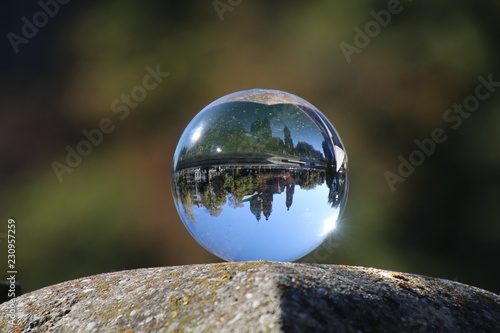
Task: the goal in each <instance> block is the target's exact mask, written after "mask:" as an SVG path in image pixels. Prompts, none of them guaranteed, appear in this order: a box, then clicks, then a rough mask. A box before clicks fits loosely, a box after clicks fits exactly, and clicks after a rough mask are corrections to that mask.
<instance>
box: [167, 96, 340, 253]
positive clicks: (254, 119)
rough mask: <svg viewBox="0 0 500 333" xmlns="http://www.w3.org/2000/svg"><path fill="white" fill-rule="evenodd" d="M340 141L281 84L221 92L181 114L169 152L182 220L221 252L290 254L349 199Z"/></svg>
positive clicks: (310, 243) (327, 228)
mask: <svg viewBox="0 0 500 333" xmlns="http://www.w3.org/2000/svg"><path fill="white" fill-rule="evenodd" d="M348 184H349V180H348V165H347V155H346V153H345V149H344V146H343V144H342V142H341V140H340V138H339V136H338V134H337V132H336V131H335V129H334V127H333V126H332V125H331V123H330V122H329V121H328V120H327V119H326V117H325V116H324V115H323V114H322V113H321V112H319V111H318V110H317V109H316V108H315V107H314V106H313V105H311V104H309V103H308V102H306V101H305V100H303V99H301V98H299V97H297V96H295V95H292V94H288V93H285V92H282V91H278V90H269V89H252V90H245V91H240V92H236V93H233V94H230V95H227V96H224V97H222V98H220V99H218V100H216V101H215V102H213V103H211V104H209V105H208V106H207V107H205V108H204V109H203V110H202V111H201V112H200V113H199V114H198V115H196V116H195V118H194V119H193V120H192V121H191V122H190V123H189V125H188V126H187V128H186V129H185V131H184V133H183V134H182V136H181V138H180V140H179V143H178V145H177V148H176V150H175V153H174V159H173V168H172V191H173V196H174V201H175V205H176V208H177V211H178V213H179V216H180V217H181V220H182V221H183V223H184V225H185V226H186V228H187V229H188V230H189V232H190V233H191V235H192V236H193V237H194V238H195V239H196V240H197V241H198V242H199V243H200V244H201V245H202V246H203V247H205V248H206V249H207V250H208V251H210V252H211V253H213V254H215V255H216V256H218V257H220V258H222V259H225V260H228V261H243V260H274V261H292V260H296V259H298V258H300V257H303V256H304V255H306V254H307V253H309V252H311V251H312V250H314V249H315V248H317V247H318V246H320V245H321V243H322V242H323V241H325V239H326V238H327V237H328V236H330V235H331V233H332V232H333V231H334V230H335V227H336V224H337V221H338V220H339V218H340V216H341V214H342V211H343V208H344V206H345V203H346V199H347V192H348Z"/></svg>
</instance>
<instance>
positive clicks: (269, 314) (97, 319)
mask: <svg viewBox="0 0 500 333" xmlns="http://www.w3.org/2000/svg"><path fill="white" fill-rule="evenodd" d="M14 302H15V305H16V307H17V308H16V310H15V314H16V316H15V323H13V322H12V321H11V322H9V320H11V319H12V318H10V317H9V315H10V313H11V312H13V310H12V309H13V306H14ZM12 324H14V325H12ZM0 331H1V332H9V331H12V332H46V331H52V332H124V333H132V332H135V333H137V332H184V331H186V332H211V331H213V332H311V331H312V332H313V331H330V332H474V333H477V332H500V296H498V295H496V294H493V293H490V292H488V291H485V290H481V289H478V288H475V287H471V286H467V285H464V284H460V283H457V282H452V281H448V280H442V279H436V278H430V277H424V276H419V275H414V274H406V273H397V272H390V271H384V270H379V269H374V268H363V267H350V266H337V265H318V264H301V263H281V262H266V261H255V262H240V263H221V264H205V265H191V266H174V267H162V268H149V269H137V270H130V271H122V272H114V273H107V274H101V275H95V276H91V277H88V278H81V279H77V280H73V281H68V282H64V283H60V284H57V285H53V286H50V287H46V288H43V289H40V290H37V291H34V292H31V293H28V294H25V295H23V296H20V297H18V298H16V299H14V300H11V301H9V302H6V303H3V304H2V305H0Z"/></svg>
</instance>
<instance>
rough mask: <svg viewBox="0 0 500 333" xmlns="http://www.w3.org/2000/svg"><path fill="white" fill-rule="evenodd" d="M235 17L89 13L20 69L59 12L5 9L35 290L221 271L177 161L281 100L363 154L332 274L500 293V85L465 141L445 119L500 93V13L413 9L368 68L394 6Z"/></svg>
mask: <svg viewBox="0 0 500 333" xmlns="http://www.w3.org/2000/svg"><path fill="white" fill-rule="evenodd" d="M42 2H43V1H42ZM221 3H222V4H226V6H229V7H225V9H224V8H222V7H219V13H218V12H217V9H216V8H215V7H214V2H213V1H189V2H187V1H186V2H183V1H160V0H150V1H139V0H134V1H132V0H120V1H118V0H114V1H95V0H94V1H86V2H81V1H80V2H77V1H70V2H68V3H67V4H64V5H62V4H61V5H59V8H58V12H57V13H55V14H54V15H53V16H54V17H50V18H48V20H47V22H46V24H44V25H43V24H41V23H44V22H43V17H42V16H40V17H38V19H39V20H41V21H40V22H39V23H40V25H42V27H40V28H38V32H37V34H36V35H35V36H34V37H32V38H27V42H26V43H25V42H23V43H20V44H19V45H18V51H19V52H18V53H16V52H15V51H14V48H13V46H12V43H11V41H10V40H9V38H8V33H10V32H13V33H15V34H18V35H21V34H22V31H21V30H22V27H23V24H24V22H23V21H22V18H23V17H26V18H27V19H28V20H29V21H31V22H32V21H33V15H34V14H36V13H37V12H38V11H40V10H41V7H40V4H39V3H38V2H37V1H31V0H30V1H23V2H22V3H21V2H19V1H3V2H2V5H0V26H1V28H2V37H1V51H2V52H1V60H0V88H1V89H0V156H1V160H0V219H1V220H0V233H2V234H3V236H2V237H5V233H6V230H7V219H8V218H15V220H16V227H17V235H16V236H17V270H18V274H17V277H18V280H20V281H21V283H22V285H23V288H24V291H31V290H35V289H38V288H41V287H44V286H47V285H50V284H54V283H57V282H61V281H65V280H68V279H74V278H78V277H83V276H87V275H92V274H97V273H103V272H110V271H115V270H123V269H133V268H138V267H151V266H167V265H180V264H193V263H205V262H216V261H219V259H217V258H216V257H214V256H212V255H210V254H209V253H208V252H207V251H205V250H204V249H203V248H201V247H200V246H199V245H198V244H197V243H196V242H195V241H194V240H193V239H192V238H191V236H190V235H189V234H188V232H187V231H186V229H185V228H184V226H183V225H182V223H181V221H180V219H179V218H178V216H177V213H176V211H175V208H174V206H173V201H172V197H171V191H170V168H171V159H172V155H173V151H174V148H175V145H176V143H177V140H178V138H179V136H180V134H181V133H182V131H183V129H184V127H185V126H186V125H187V124H188V122H189V121H190V119H191V118H192V117H193V116H194V115H195V114H196V113H197V112H199V111H200V110H201V109H202V108H203V107H204V106H206V105H207V104H208V103H210V102H212V101H213V100H215V99H217V98H219V97H221V96H223V95H226V94H228V93H231V92H234V91H238V90H243V89H249V88H273V89H279V90H284V91H287V92H290V93H293V94H296V95H298V96H300V97H302V98H304V99H306V100H308V101H309V102H311V103H312V104H314V105H315V106H317V107H318V108H319V109H320V110H321V111H322V112H323V113H324V114H325V115H326V116H327V117H328V118H329V119H330V120H331V121H332V123H333V124H334V126H335V127H336V128H337V130H338V131H339V133H340V135H341V137H342V139H343V141H344V144H345V145H346V147H347V151H348V154H349V161H350V170H351V189H350V195H349V201H348V204H347V208H346V211H345V212H344V216H343V218H342V220H341V221H340V225H339V228H338V234H337V235H336V236H335V237H336V238H335V246H334V250H333V251H330V252H332V253H331V255H329V256H328V258H324V260H322V262H326V263H337V264H347V265H362V266H371V267H377V268H381V269H390V270H397V271H404V272H412V273H418V274H424V275H431V276H435V277H442V278H447V279H452V280H457V281H460V282H464V283H467V284H472V285H475V286H478V287H481V288H485V289H488V290H491V291H494V292H497V293H498V292H500V283H499V278H498V275H499V273H500V267H499V262H500V260H499V258H500V223H499V216H500V214H499V209H500V204H499V200H500V151H499V143H500V88H499V89H498V90H499V91H496V92H495V93H493V94H492V95H491V96H490V97H489V98H488V99H486V100H485V101H481V103H480V106H479V108H478V110H477V111H475V112H474V113H472V114H471V116H470V117H469V118H467V119H464V120H463V123H462V125H461V127H460V128H458V129H456V130H452V129H451V128H450V124H447V123H445V122H444V121H443V113H444V112H445V111H446V110H447V109H448V108H450V107H452V106H453V104H454V103H462V102H463V100H464V98H465V97H467V96H468V95H473V94H474V91H475V87H476V86H477V84H478V83H479V81H478V76H479V75H482V76H483V77H487V76H488V75H490V74H491V75H492V78H493V80H494V81H496V82H498V81H500V61H499V59H500V20H498V16H499V14H500V5H499V2H498V1H494V0H491V1H489V0H483V1H477V2H472V1H451V0H446V1H440V2H439V3H430V2H422V1H412V2H411V1H409V0H408V1H401V4H400V6H401V7H402V10H401V12H400V13H398V14H396V15H393V16H392V17H391V22H390V23H389V24H388V25H387V27H382V28H381V29H380V32H379V33H378V34H375V36H374V37H372V38H371V41H370V43H369V44H368V45H367V46H366V47H364V48H361V49H360V52H358V53H353V54H352V55H351V62H350V63H348V62H347V60H346V58H345V57H344V54H343V53H342V50H341V48H340V46H339V45H340V43H342V42H345V43H348V44H351V45H354V38H355V35H356V32H355V30H354V28H355V27H359V28H360V29H361V30H364V27H365V25H366V24H367V23H368V22H370V21H372V20H374V18H373V17H372V15H371V14H370V12H371V11H372V10H374V11H376V12H379V11H380V10H385V9H387V6H388V3H387V1H368V0H365V1H355V2H350V1H327V0H323V1H312V2H310V1H309V2H305V1H290V0H289V1H283V0H280V1H250V0H245V1H235V0H233V1H232V2H230V3H232V4H233V5H231V4H230V3H228V2H227V0H222V1H219V2H216V4H218V5H219V6H220V4H221ZM238 3H239V4H238ZM228 8H230V9H228ZM223 10H225V11H224V12H223V13H222V11H223ZM52 11H54V8H52ZM221 17H222V18H223V20H221ZM372 34H373V33H372ZM11 36H12V35H11ZM158 64H159V68H160V69H161V71H163V72H168V73H169V75H168V77H165V78H164V79H163V81H162V82H161V83H159V84H158V86H157V87H156V88H155V89H152V90H150V91H148V92H147V96H146V97H145V98H144V100H143V101H141V102H139V103H138V105H137V106H136V107H134V108H132V107H130V108H129V111H130V113H129V114H128V116H127V117H126V118H124V119H120V116H123V113H122V112H120V113H116V112H113V110H112V107H111V105H112V103H113V102H114V101H115V100H116V99H120V97H121V95H122V94H130V92H131V90H132V89H133V88H134V87H136V86H138V85H142V79H143V77H144V76H145V75H146V74H147V71H146V67H147V66H150V67H151V68H153V69H154V68H155V67H156V66H157V65H158ZM121 105H123V104H121ZM103 118H109V119H110V120H111V121H112V123H113V125H114V126H115V128H114V131H112V132H111V133H109V134H104V136H103V139H102V143H101V144H99V145H98V146H94V147H93V148H92V152H91V153H90V154H89V155H88V156H85V157H83V158H82V161H81V163H80V164H79V165H78V166H76V167H75V168H73V171H72V172H71V173H69V172H68V173H64V174H63V175H62V181H61V182H60V181H59V180H58V177H57V176H56V174H55V172H54V170H53V167H52V163H53V162H54V161H57V162H59V163H61V164H66V163H65V158H66V154H67V151H66V147H67V146H68V145H69V146H70V147H72V148H73V149H76V147H77V145H78V143H79V142H81V140H84V139H85V136H84V134H83V133H82V131H83V130H88V131H90V130H92V129H95V128H98V127H99V123H100V121H101V119H103ZM438 127H440V128H443V129H444V130H445V133H446V134H447V136H448V139H447V140H446V142H444V143H442V144H439V145H437V147H436V151H435V152H434V154H432V155H431V156H429V157H427V158H426V160H425V162H424V163H423V164H422V165H421V166H418V167H417V168H416V169H415V171H414V173H413V174H412V175H411V176H410V177H408V178H407V179H406V181H405V182H403V183H398V184H396V185H395V191H394V192H393V191H391V189H390V187H389V186H388V184H387V182H386V179H385V177H384V172H386V171H390V172H393V173H397V168H398V164H399V160H398V156H399V155H402V156H403V157H404V158H408V155H409V154H410V152H412V151H413V150H415V149H416V146H415V144H414V140H415V139H419V140H422V139H425V138H429V137H430V135H431V132H432V131H433V130H434V129H435V128H438ZM0 240H1V241H2V242H1V243H0V246H1V248H2V253H7V252H6V240H5V238H0ZM323 254H324V250H323V252H322V255H321V256H319V255H318V256H316V257H315V255H314V254H312V255H311V256H310V257H309V258H311V257H312V258H318V257H323ZM2 258H4V256H2ZM0 269H2V272H4V273H2V274H5V272H6V270H7V268H6V259H2V260H1V263H0ZM4 279H5V278H4Z"/></svg>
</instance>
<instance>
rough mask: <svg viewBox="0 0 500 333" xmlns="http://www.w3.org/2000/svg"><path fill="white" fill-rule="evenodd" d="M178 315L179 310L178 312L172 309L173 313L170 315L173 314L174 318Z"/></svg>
mask: <svg viewBox="0 0 500 333" xmlns="http://www.w3.org/2000/svg"><path fill="white" fill-rule="evenodd" d="M178 315H179V312H177V311H172V313H171V314H170V316H171V317H172V318H175V317H177V316H178Z"/></svg>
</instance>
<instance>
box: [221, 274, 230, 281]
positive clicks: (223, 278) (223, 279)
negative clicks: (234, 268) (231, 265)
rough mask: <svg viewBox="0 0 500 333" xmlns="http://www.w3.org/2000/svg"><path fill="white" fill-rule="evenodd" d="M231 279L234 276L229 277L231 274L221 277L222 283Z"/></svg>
mask: <svg viewBox="0 0 500 333" xmlns="http://www.w3.org/2000/svg"><path fill="white" fill-rule="evenodd" d="M231 278H232V276H231V275H229V274H224V275H222V276H221V277H220V279H221V280H222V281H227V280H231Z"/></svg>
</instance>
